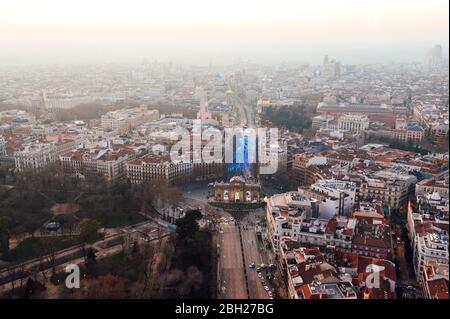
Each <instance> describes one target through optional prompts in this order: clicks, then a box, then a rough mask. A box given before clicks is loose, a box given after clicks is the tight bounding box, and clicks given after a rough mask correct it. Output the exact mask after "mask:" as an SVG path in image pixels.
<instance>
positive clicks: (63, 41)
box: [0, 0, 449, 63]
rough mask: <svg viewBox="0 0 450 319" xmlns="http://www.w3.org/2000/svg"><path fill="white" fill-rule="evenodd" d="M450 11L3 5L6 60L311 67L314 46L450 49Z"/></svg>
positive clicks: (288, 2) (368, 1) (415, 6)
mask: <svg viewBox="0 0 450 319" xmlns="http://www.w3.org/2000/svg"><path fill="white" fill-rule="evenodd" d="M448 10H449V2H448V0H427V1H423V0H314V1H311V0H227V1H222V0H221V1H219V0H158V1H154V0H126V1H125V0H39V1H35V0H15V1H0V39H2V40H3V41H2V42H3V46H4V47H3V48H1V49H2V50H0V63H1V58H3V59H5V60H8V61H9V62H11V61H12V60H17V61H19V60H28V59H29V60H33V59H36V60H46V59H49V60H51V59H53V58H54V57H58V58H59V59H61V60H63V59H64V58H66V59H67V60H68V61H69V60H74V59H75V60H76V59H83V60H86V61H87V60H90V59H92V60H95V59H97V58H98V57H99V56H103V57H104V58H107V57H110V58H111V59H112V60H114V59H116V58H123V59H126V58H139V57H142V56H149V57H150V58H152V57H153V58H159V59H163V58H165V57H166V58H167V57H168V58H174V59H180V60H189V59H191V58H192V57H200V56H203V57H208V56H210V58H212V59H215V60H217V61H218V60H220V58H219V56H222V57H224V56H228V57H229V58H231V59H233V58H236V57H237V56H241V55H243V56H247V57H249V58H252V57H254V58H255V59H258V58H261V57H263V58H262V59H263V60H267V61H269V60H270V61H275V60H282V59H283V58H285V59H288V60H289V59H291V60H292V59H293V55H294V54H295V55H296V56H297V59H298V60H299V61H300V60H305V61H306V60H309V59H310V58H311V56H312V53H311V52H312V51H313V50H312V48H316V49H317V51H319V50H325V51H327V52H329V53H336V54H341V53H342V54H343V55H345V57H342V59H345V58H349V59H350V58H352V54H350V53H351V52H350V51H352V50H350V46H355V45H356V46H357V48H358V50H361V49H364V47H366V48H367V49H368V48H369V47H370V50H383V51H385V52H386V56H388V52H387V50H388V49H391V50H393V51H396V52H397V54H399V52H400V51H399V50H403V51H405V50H406V49H408V48H409V49H412V48H416V49H418V48H426V47H429V46H432V45H434V44H436V43H440V44H442V45H443V46H444V47H447V46H448V28H449V16H448ZM0 45H1V44H0ZM345 47H349V49H348V52H347V53H344V51H345V50H344V49H343V48H345ZM25 51H26V52H28V53H25ZM270 51H271V52H270ZM403 51H402V52H403ZM207 52H209V53H207ZM212 52H216V53H215V54H216V55H214V54H210V53H212ZM217 52H220V54H219V55H217ZM301 52H305V54H304V56H302V55H301V54H300V53H301ZM306 52H310V54H307V53H306ZM352 52H355V50H353V51H352ZM299 54H300V55H299ZM33 55H34V56H33ZM353 58H354V56H353ZM12 62H14V61H12Z"/></svg>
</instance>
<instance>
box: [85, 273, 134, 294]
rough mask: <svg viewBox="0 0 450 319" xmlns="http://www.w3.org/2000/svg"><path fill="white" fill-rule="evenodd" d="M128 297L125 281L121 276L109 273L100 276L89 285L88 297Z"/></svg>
mask: <svg viewBox="0 0 450 319" xmlns="http://www.w3.org/2000/svg"><path fill="white" fill-rule="evenodd" d="M125 297H126V290H125V283H124V280H123V279H122V278H121V277H118V276H114V275H112V274H107V275H105V276H100V277H98V279H97V280H95V282H94V283H92V284H91V285H90V287H89V290H88V293H87V298H90V299H123V298H125Z"/></svg>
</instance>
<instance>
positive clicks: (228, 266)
mask: <svg viewBox="0 0 450 319" xmlns="http://www.w3.org/2000/svg"><path fill="white" fill-rule="evenodd" d="M220 227H221V231H220V232H219V236H218V238H219V240H218V244H219V245H220V248H219V250H218V251H219V261H218V262H219V270H218V271H219V274H218V280H219V281H220V283H219V284H220V285H219V287H218V288H219V290H220V293H219V298H220V299H247V298H248V293H247V286H246V280H245V269H244V261H243V258H242V250H241V243H240V239H239V229H238V228H237V227H236V225H234V223H222V224H221V226H220Z"/></svg>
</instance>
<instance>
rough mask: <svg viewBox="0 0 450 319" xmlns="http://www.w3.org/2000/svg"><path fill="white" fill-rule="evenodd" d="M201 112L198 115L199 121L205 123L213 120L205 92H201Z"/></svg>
mask: <svg viewBox="0 0 450 319" xmlns="http://www.w3.org/2000/svg"><path fill="white" fill-rule="evenodd" d="M199 95H200V111H199V112H198V113H197V119H198V120H202V121H204V122H206V121H209V120H212V116H211V113H210V112H209V110H208V96H207V94H206V92H205V91H204V90H200V93H199Z"/></svg>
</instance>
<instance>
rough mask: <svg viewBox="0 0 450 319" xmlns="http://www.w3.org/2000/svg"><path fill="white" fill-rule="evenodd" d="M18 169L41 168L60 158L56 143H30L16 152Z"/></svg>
mask: <svg viewBox="0 0 450 319" xmlns="http://www.w3.org/2000/svg"><path fill="white" fill-rule="evenodd" d="M14 157H15V165H16V170H17V171H19V172H20V171H23V170H27V169H31V170H39V169H41V168H43V167H45V166H47V165H49V164H51V163H54V162H56V161H57V160H58V156H57V153H56V147H55V145H54V144H44V143H30V144H27V145H25V146H24V147H23V148H22V149H21V150H19V151H16V152H15V153H14Z"/></svg>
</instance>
